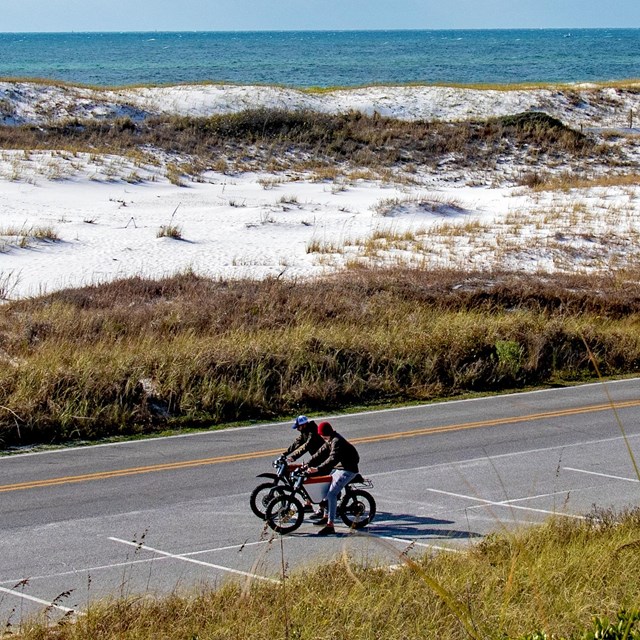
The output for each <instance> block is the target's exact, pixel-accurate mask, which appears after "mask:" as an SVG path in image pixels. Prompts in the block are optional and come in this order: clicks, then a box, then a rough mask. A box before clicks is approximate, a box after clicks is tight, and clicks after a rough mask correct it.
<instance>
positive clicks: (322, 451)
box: [307, 442, 331, 467]
mask: <svg viewBox="0 0 640 640" xmlns="http://www.w3.org/2000/svg"><path fill="white" fill-rule="evenodd" d="M330 452H331V447H330V446H329V443H328V442H327V443H325V444H323V445H322V446H321V447H320V448H319V449H318V450H317V451H316V452H315V453H314V454H313V455H312V456H311V458H309V460H308V462H307V465H308V466H309V467H312V466H315V465H317V464H318V463H320V462H322V461H323V460H324V459H325V458H326V457H327V456H328V455H329V453H330Z"/></svg>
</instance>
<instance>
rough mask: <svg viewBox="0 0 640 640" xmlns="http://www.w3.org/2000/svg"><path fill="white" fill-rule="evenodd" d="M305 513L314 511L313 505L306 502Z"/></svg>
mask: <svg viewBox="0 0 640 640" xmlns="http://www.w3.org/2000/svg"><path fill="white" fill-rule="evenodd" d="M302 512H303V513H314V511H313V507H312V506H311V505H310V504H305V505H304V509H303V510H302Z"/></svg>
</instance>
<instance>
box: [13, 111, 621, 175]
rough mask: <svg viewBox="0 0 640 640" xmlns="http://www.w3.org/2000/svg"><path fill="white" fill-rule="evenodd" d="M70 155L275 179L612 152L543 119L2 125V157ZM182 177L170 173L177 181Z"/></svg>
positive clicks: (217, 119) (313, 116)
mask: <svg viewBox="0 0 640 640" xmlns="http://www.w3.org/2000/svg"><path fill="white" fill-rule="evenodd" d="M16 148H19V149H25V150H45V149H46V150H50V149H57V150H68V151H69V152H71V153H79V152H85V153H106V154H109V153H111V154H120V155H127V154H134V155H135V154H140V153H145V152H146V151H147V150H148V149H149V148H154V149H159V150H163V151H165V152H167V153H169V154H172V155H174V156H180V157H185V156H188V157H190V158H192V159H194V162H195V164H194V167H192V169H193V170H195V171H198V172H200V171H202V170H204V169H206V168H210V169H211V168H216V167H221V166H223V167H224V168H227V167H229V165H231V166H240V167H242V168H250V167H253V168H260V169H265V168H267V169H268V170H271V171H274V170H282V169H285V168H291V167H292V166H293V167H301V166H304V167H306V168H307V169H313V170H316V171H320V170H322V168H323V167H332V166H333V165H335V163H336V162H338V163H341V164H344V165H347V166H349V167H358V168H360V169H366V168H369V169H371V168H374V169H380V170H383V169H384V170H387V168H388V167H391V166H399V167H409V168H411V169H412V170H413V169H415V167H416V166H428V167H431V168H435V167H437V166H438V165H439V163H440V162H442V161H443V160H446V161H447V162H448V163H449V167H450V166H451V164H452V163H453V164H454V165H455V164H457V165H459V166H462V167H474V168H475V169H477V170H481V169H491V168H494V167H495V166H496V163H498V164H500V163H501V159H502V160H504V158H505V157H515V158H517V159H518V161H519V162H525V163H526V159H527V158H528V159H529V163H534V164H536V163H538V162H540V161H541V160H543V159H547V160H548V161H549V162H550V164H553V165H557V164H558V163H559V162H560V163H562V161H563V160H569V159H570V160H571V162H572V164H573V165H574V168H575V166H576V163H577V165H579V164H580V163H581V162H584V164H585V166H590V165H591V164H592V163H593V158H594V156H596V157H598V156H601V157H607V158H608V160H609V162H613V159H614V152H613V151H612V148H611V147H606V146H603V145H601V144H598V143H596V141H595V140H594V139H592V138H591V137H589V136H587V135H585V134H583V133H580V132H578V131H575V130H573V129H571V128H569V127H567V126H566V125H564V124H562V123H561V122H560V121H559V120H557V119H555V118H553V117H551V116H548V115H546V114H544V113H522V114H518V115H514V116H508V117H504V118H493V119H490V120H487V121H482V122H480V121H478V122H458V123H445V122H427V121H405V120H396V119H391V118H384V117H381V116H379V115H374V116H366V115H363V114H361V113H359V112H351V113H346V114H341V115H330V114H324V113H319V112H312V111H285V110H277V109H257V110H247V111H243V112H240V113H233V114H226V115H216V116H212V117H208V118H204V117H200V118H195V117H177V116H175V117H169V116H167V117H156V118H149V119H147V120H144V121H141V122H134V121H133V120H131V119H128V118H121V119H117V120H115V121H111V122H95V121H87V122H83V121H78V120H74V121H69V122H66V123H63V124H51V125H49V126H37V127H36V126H19V127H15V126H0V149H16ZM184 173H185V171H184V170H183V169H180V168H178V167H177V165H172V166H171V171H170V172H169V177H170V179H172V181H175V182H176V184H179V183H181V180H182V178H183V175H184Z"/></svg>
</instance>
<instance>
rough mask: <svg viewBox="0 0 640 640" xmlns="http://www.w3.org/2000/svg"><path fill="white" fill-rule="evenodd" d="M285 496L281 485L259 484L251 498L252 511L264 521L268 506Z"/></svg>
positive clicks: (271, 483)
mask: <svg viewBox="0 0 640 640" xmlns="http://www.w3.org/2000/svg"><path fill="white" fill-rule="evenodd" d="M282 495H284V490H283V488H282V487H281V486H280V485H277V484H273V482H265V483H263V484H259V485H258V486H257V487H256V488H255V489H254V490H253V491H252V492H251V496H250V497H249V506H250V507H251V511H253V513H255V514H256V515H257V516H258V518H262V520H264V514H265V512H266V510H267V505H268V504H269V503H270V502H271V501H272V500H273V499H274V498H277V497H278V496H282Z"/></svg>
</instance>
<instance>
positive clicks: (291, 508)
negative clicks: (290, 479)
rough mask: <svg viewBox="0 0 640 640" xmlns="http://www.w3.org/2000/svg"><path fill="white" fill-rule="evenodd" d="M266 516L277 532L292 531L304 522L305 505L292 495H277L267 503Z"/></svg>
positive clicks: (270, 525) (268, 522)
mask: <svg viewBox="0 0 640 640" xmlns="http://www.w3.org/2000/svg"><path fill="white" fill-rule="evenodd" d="M264 517H265V520H266V521H267V524H268V525H269V527H271V529H273V530H274V531H276V532H277V533H291V532H292V531H295V530H296V529H297V528H298V527H299V526H300V525H301V524H302V521H303V520H304V507H303V506H302V503H301V502H300V500H298V499H297V498H295V497H294V496H292V495H281V496H277V497H275V498H274V499H273V500H271V502H269V504H268V505H267V510H266V511H265V514H264Z"/></svg>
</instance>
